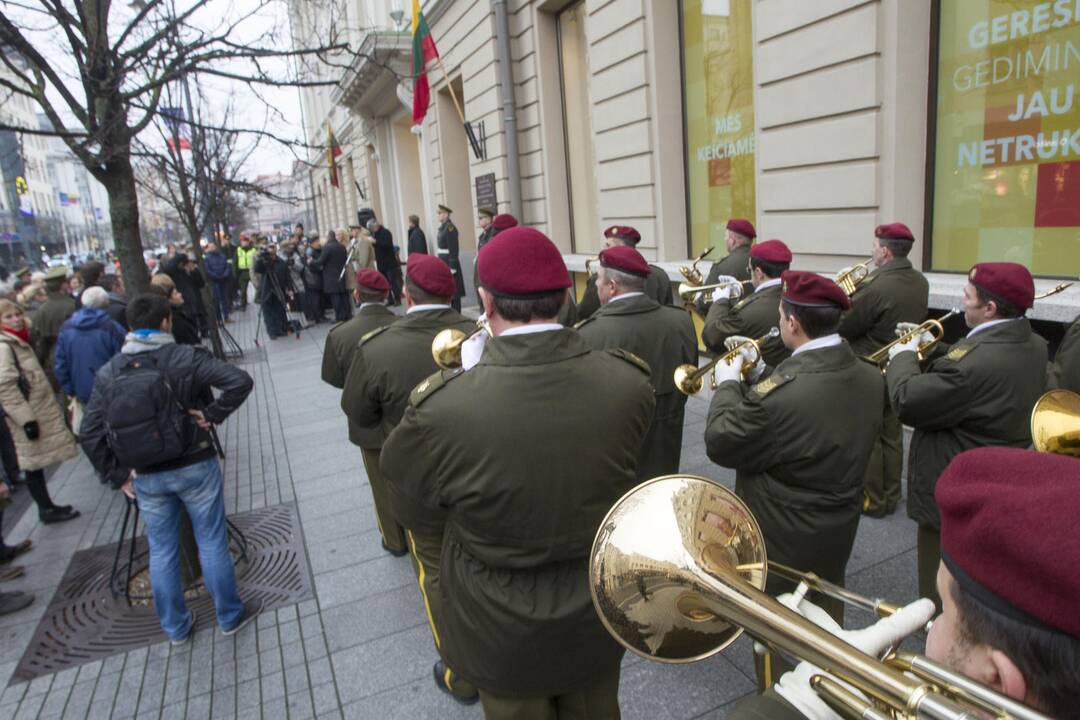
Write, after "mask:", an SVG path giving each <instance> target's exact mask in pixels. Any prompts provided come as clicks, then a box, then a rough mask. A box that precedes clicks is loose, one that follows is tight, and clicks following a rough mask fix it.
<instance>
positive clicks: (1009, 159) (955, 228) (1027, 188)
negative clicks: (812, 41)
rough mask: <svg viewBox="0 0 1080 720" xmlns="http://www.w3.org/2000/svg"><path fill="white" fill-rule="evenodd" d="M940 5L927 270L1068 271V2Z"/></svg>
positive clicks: (1072, 99)
mask: <svg viewBox="0 0 1080 720" xmlns="http://www.w3.org/2000/svg"><path fill="white" fill-rule="evenodd" d="M940 7H941V16H940V25H939V28H940V30H939V41H938V42H939V45H938V52H939V58H938V69H937V73H938V75H937V79H938V93H937V112H936V137H935V155H934V178H933V182H934V213H933V242H932V264H933V267H934V268H935V269H939V270H958V271H966V270H967V269H968V268H969V267H970V266H971V265H972V264H974V263H976V262H982V261H999V260H1007V261H1012V262H1019V263H1023V264H1024V265H1027V266H1028V267H1030V268H1031V269H1032V271H1033V272H1034V273H1036V274H1043V275H1076V274H1080V0H1057V2H1030V1H1028V2H1017V1H1015V0H1014V1H1011V2H1003V1H1001V0H964V1H963V2H941V3H940Z"/></svg>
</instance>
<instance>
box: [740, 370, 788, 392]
mask: <svg viewBox="0 0 1080 720" xmlns="http://www.w3.org/2000/svg"><path fill="white" fill-rule="evenodd" d="M794 379H795V376H794V375H787V374H781V373H776V372H774V373H773V374H772V375H770V376H769V377H767V378H765V379H764V380H762V381H761V382H759V383H758V384H757V385H754V386H752V387H751V388H750V392H752V393H755V394H756V395H757V396H758V397H759V398H764V397H765V396H766V395H768V394H769V393H771V392H772V391H773V390H775V389H776V388H778V387H780V386H781V385H786V384H788V383H789V382H791V381H792V380H794Z"/></svg>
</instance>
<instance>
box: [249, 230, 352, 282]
mask: <svg viewBox="0 0 1080 720" xmlns="http://www.w3.org/2000/svg"><path fill="white" fill-rule="evenodd" d="M348 258H349V253H348V251H347V250H346V249H345V246H344V245H342V244H341V243H339V242H338V241H337V239H336V238H335V239H333V240H330V241H328V242H327V243H326V245H324V246H323V248H322V253H320V254H319V259H318V260H316V261H315V269H316V270H318V271H319V272H320V273H322V288H321V289H322V291H323V292H324V293H343V292H345V279H344V278H343V277H341V268H343V267H345V262H346V261H347V260H348ZM255 272H259V269H258V266H257V265H256V268H255Z"/></svg>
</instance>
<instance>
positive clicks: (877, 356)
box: [863, 308, 963, 365]
mask: <svg viewBox="0 0 1080 720" xmlns="http://www.w3.org/2000/svg"><path fill="white" fill-rule="evenodd" d="M961 312H963V311H962V310H960V309H959V308H953V309H952V310H950V311H949V312H947V313H945V314H944V315H942V316H941V317H940V318H937V319H934V318H931V319H930V320H927V321H926V322H924V323H923V324H922V325H919V326H918V327H917V328H914V329H912V330H908V331H907V332H906V333H904V334H903V335H901V336H900V337H898V338H896V339H895V340H893V341H892V342H891V343H889V344H888V345H885V346H884V347H882V348H879V349H878V350H875V351H874V352H872V353H870V354H869V355H867V356H866V357H865V358H863V359H864V360H868V361H869V362H872V363H874V364H875V365H883V364H884V363H885V362H886V361H887V360H888V359H889V350H890V349H892V348H893V347H895V346H897V345H902V344H903V343H906V342H908V341H909V340H911V339H912V338H914V337H918V336H919V335H922V334H923V333H924V332H928V333H930V334H931V335H933V336H934V339H933V340H930V341H929V342H924V343H922V344H921V345H919V349H918V351H917V352H916V353H915V354H916V355H917V356H918V357H919V361H920V362H921V361H923V360H925V359H926V354H927V353H928V352H930V351H931V350H932V349H933V348H934V346H935V345H937V344H938V343H939V342H941V338H942V337H944V336H945V321H946V320H948V319H949V318H951V317H952V316H953V315H959V314H960V313H961Z"/></svg>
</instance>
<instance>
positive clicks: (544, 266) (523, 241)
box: [409, 225, 571, 298]
mask: <svg viewBox="0 0 1080 720" xmlns="http://www.w3.org/2000/svg"><path fill="white" fill-rule="evenodd" d="M409 257H410V259H411V258H412V256H411V255H410V256H409ZM476 272H477V274H478V275H479V276H480V284H481V285H482V286H483V287H485V288H487V290H488V291H489V292H491V293H493V294H495V295H500V296H503V297H521V298H528V297H537V296H540V295H547V294H549V293H552V292H554V291H556V290H565V289H566V288H568V287H570V285H571V283H570V273H569V272H567V270H566V263H565V262H563V258H562V254H561V253H560V252H559V249H558V248H557V247H555V243H553V242H551V240H549V239H548V237H547V235H545V234H544V233H542V232H540V231H539V230H537V229H536V228H531V227H526V226H524V225H518V226H517V227H512V228H510V229H509V230H503V231H502V232H500V233H499V234H498V235H496V236H495V237H493V238H492V239H491V240H489V241H488V242H487V244H486V245H484V247H482V248H481V249H480V256H479V257H478V258H477V261H476Z"/></svg>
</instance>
